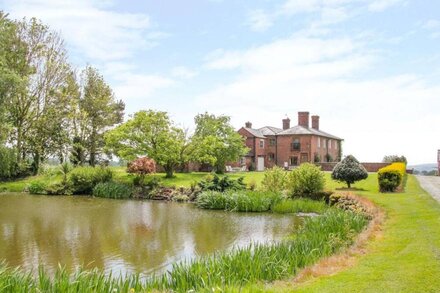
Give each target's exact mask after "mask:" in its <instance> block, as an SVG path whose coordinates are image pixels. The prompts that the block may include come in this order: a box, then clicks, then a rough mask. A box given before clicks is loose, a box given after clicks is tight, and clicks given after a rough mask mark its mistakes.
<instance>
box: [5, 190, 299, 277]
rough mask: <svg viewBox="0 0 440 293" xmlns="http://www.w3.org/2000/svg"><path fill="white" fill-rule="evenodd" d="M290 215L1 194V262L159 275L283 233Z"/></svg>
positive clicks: (292, 222)
mask: <svg viewBox="0 0 440 293" xmlns="http://www.w3.org/2000/svg"><path fill="white" fill-rule="evenodd" d="M300 221H301V219H300V218H298V217H294V216H292V215H284V216H283V215H273V214H253V213H232V212H223V211H207V210H200V209H197V208H195V207H194V206H193V205H192V204H180V203H172V202H155V201H134V200H111V199H99V198H91V197H74V196H56V197H49V196H36V195H26V194H6V193H4V194H0V260H6V262H7V263H8V264H9V265H10V266H21V267H22V268H24V269H26V270H31V269H33V270H35V269H36V268H37V267H38V265H39V264H42V265H44V267H45V268H47V269H48V270H49V271H53V270H54V269H55V268H56V267H57V266H58V263H60V264H61V265H63V266H66V267H67V268H69V269H71V270H72V269H74V268H76V267H77V266H79V265H82V266H85V267H86V268H92V267H97V268H99V269H102V270H105V271H106V272H110V271H111V272H112V273H114V274H119V273H122V274H125V273H132V272H135V273H140V274H141V275H144V276H145V275H148V274H150V273H152V272H155V273H159V272H162V271H164V270H166V269H169V268H170V267H171V264H172V263H173V262H176V261H181V260H185V259H189V258H192V257H195V256H197V255H206V254H209V253H213V252H215V251H218V250H228V249H231V248H233V247H234V246H243V245H246V244H248V243H250V242H252V241H258V242H267V241H274V240H280V239H282V238H283V237H284V236H285V235H286V234H289V233H291V232H293V230H294V229H295V228H296V227H297V226H298V223H299V222H300Z"/></svg>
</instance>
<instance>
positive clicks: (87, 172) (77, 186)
mask: <svg viewBox="0 0 440 293" xmlns="http://www.w3.org/2000/svg"><path fill="white" fill-rule="evenodd" d="M68 178H69V182H70V185H71V187H72V191H73V193H74V194H92V191H93V188H94V187H95V186H96V185H97V184H98V183H102V182H109V181H111V180H112V178H113V172H112V171H111V170H110V169H109V168H107V167H76V168H75V169H73V170H72V171H71V172H70V173H69V176H68Z"/></svg>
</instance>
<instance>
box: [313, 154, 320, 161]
mask: <svg viewBox="0 0 440 293" xmlns="http://www.w3.org/2000/svg"><path fill="white" fill-rule="evenodd" d="M313 162H315V163H321V156H320V155H319V154H318V153H315V154H314V156H313Z"/></svg>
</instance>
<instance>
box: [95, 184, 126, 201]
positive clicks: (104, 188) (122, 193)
mask: <svg viewBox="0 0 440 293" xmlns="http://www.w3.org/2000/svg"><path fill="white" fill-rule="evenodd" d="M132 195H133V189H132V188H131V187H130V186H127V185H125V184H121V183H116V182H111V181H110V182H102V183H98V184H97V185H96V186H95V187H94V188H93V196H96V197H105V198H114V199H120V198H130V197H132Z"/></svg>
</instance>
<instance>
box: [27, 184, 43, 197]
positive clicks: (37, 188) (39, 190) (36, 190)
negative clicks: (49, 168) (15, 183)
mask: <svg viewBox="0 0 440 293" xmlns="http://www.w3.org/2000/svg"><path fill="white" fill-rule="evenodd" d="M46 187H47V184H46V183H45V182H42V181H33V182H31V183H30V184H29V185H28V186H27V190H28V191H29V193H30V194H46Z"/></svg>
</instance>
